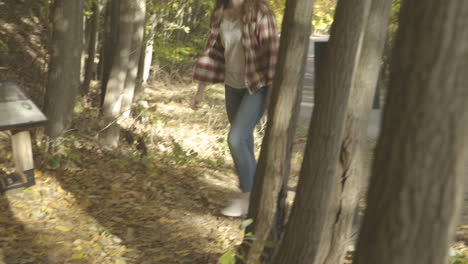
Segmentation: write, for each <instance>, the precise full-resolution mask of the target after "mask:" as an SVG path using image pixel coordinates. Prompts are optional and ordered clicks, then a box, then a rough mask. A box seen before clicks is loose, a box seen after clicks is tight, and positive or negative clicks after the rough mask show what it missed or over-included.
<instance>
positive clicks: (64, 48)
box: [44, 0, 84, 137]
mask: <svg viewBox="0 0 468 264" xmlns="http://www.w3.org/2000/svg"><path fill="white" fill-rule="evenodd" d="M83 9H84V7H83V1H82V0H76V1H67V0H56V1H55V3H54V8H53V10H54V14H53V18H54V20H53V25H54V29H53V35H52V47H51V48H52V49H51V62H50V70H49V80H48V88H47V92H46V97H45V107H44V110H45V113H46V115H47V117H48V119H49V122H48V125H47V126H46V130H45V133H46V135H48V136H50V137H58V136H60V135H62V133H63V132H64V131H65V130H66V129H67V128H68V127H69V126H70V124H71V120H72V116H73V108H74V105H75V97H76V95H77V93H78V90H79V86H80V67H81V50H82V40H83Z"/></svg>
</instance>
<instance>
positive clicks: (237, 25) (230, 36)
mask: <svg viewBox="0 0 468 264" xmlns="http://www.w3.org/2000/svg"><path fill="white" fill-rule="evenodd" d="M241 26H242V25H241V21H240V19H237V20H235V21H231V20H228V19H223V20H222V21H221V44H222V45H223V46H224V59H225V73H224V83H225V84H227V85H229V86H231V87H233V88H246V85H245V55H244V47H243V46H242V28H241Z"/></svg>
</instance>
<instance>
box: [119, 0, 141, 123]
mask: <svg viewBox="0 0 468 264" xmlns="http://www.w3.org/2000/svg"><path fill="white" fill-rule="evenodd" d="M132 5H133V6H134V7H133V10H135V11H134V15H133V29H132V31H133V33H132V49H131V53H130V58H129V60H128V70H127V77H126V79H125V88H124V94H123V98H122V113H123V117H125V118H128V117H129V116H130V112H131V107H132V102H133V95H134V94H135V87H136V86H138V85H140V86H141V83H138V84H137V82H140V80H138V79H137V73H138V68H139V67H138V66H139V61H140V54H141V47H142V46H143V35H144V32H145V13H146V0H133V1H132Z"/></svg>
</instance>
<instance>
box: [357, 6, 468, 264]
mask: <svg viewBox="0 0 468 264" xmlns="http://www.w3.org/2000/svg"><path fill="white" fill-rule="evenodd" d="M399 24H400V31H399V32H398V37H397V42H396V47H395V52H394V57H393V58H392V65H391V78H390V86H389V96H388V100H387V104H386V106H385V113H384V119H383V128H382V134H381V137H380V140H379V143H378V146H377V153H376V159H375V162H374V167H373V172H372V178H371V183H370V186H369V193H368V197H367V202H368V207H367V210H366V213H365V216H364V220H363V226H362V230H361V232H360V236H359V242H358V247H357V253H356V255H355V263H357V264H363V263H366V264H367V263H379V264H390V263H392V264H393V263H398V264H414V263H425V264H440V263H448V248H449V243H450V241H451V240H452V238H453V237H452V235H453V232H454V228H455V222H456V220H457V218H458V217H457V214H458V213H459V212H460V207H461V201H462V199H461V194H462V191H463V178H464V177H466V175H467V170H466V166H465V165H466V164H465V162H466V160H468V103H467V102H468V89H467V83H468V70H467V69H468V45H467V43H466V40H467V39H468V30H467V28H468V2H467V1H465V0H446V1H443V2H441V1H436V0H429V1H426V2H425V4H424V5H421V2H420V1H417V0H407V1H404V2H403V6H402V9H401V14H400V23H399Z"/></svg>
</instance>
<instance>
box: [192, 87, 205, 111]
mask: <svg viewBox="0 0 468 264" xmlns="http://www.w3.org/2000/svg"><path fill="white" fill-rule="evenodd" d="M205 88H206V84H205V83H199V84H198V89H197V93H196V94H195V95H194V96H193V98H192V102H191V103H190V108H192V109H193V110H194V111H196V110H198V108H200V107H199V104H200V102H201V101H202V100H203V96H204V95H205Z"/></svg>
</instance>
